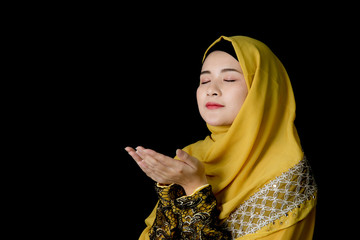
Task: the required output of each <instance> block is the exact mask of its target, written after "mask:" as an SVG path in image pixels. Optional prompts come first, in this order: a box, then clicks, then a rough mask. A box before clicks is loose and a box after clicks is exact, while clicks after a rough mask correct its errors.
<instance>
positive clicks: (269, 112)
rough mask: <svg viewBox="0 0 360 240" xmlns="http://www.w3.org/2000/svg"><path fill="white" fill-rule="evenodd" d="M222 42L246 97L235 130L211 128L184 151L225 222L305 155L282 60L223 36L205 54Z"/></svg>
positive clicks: (257, 44)
mask: <svg viewBox="0 0 360 240" xmlns="http://www.w3.org/2000/svg"><path fill="white" fill-rule="evenodd" d="M219 41H229V42H231V44H232V46H233V47H234V49H235V52H236V55H237V58H238V60H239V63H240V66H241V68H242V70H243V73H244V77H245V80H246V84H247V87H248V96H247V98H246V100H245V102H244V104H243V105H242V108H241V110H240V111H239V113H238V115H237V117H236V119H235V120H234V122H233V124H232V125H231V126H220V127H215V126H210V125H207V127H208V128H209V130H210V131H211V136H208V137H206V138H205V139H204V140H201V141H198V142H196V143H194V144H191V145H189V146H187V147H185V148H184V151H186V152H188V153H189V154H190V155H192V156H194V157H196V158H197V159H199V160H200V161H202V162H203V163H204V165H205V169H206V175H207V177H208V182H209V184H211V185H212V188H213V192H214V194H215V196H216V198H217V201H218V206H219V208H220V211H221V213H220V216H219V217H220V219H221V220H225V219H227V218H228V217H229V215H230V214H231V213H232V212H233V211H234V210H235V209H236V208H238V207H239V206H240V204H241V203H243V202H244V201H246V200H248V199H249V198H250V197H251V196H252V195H253V194H254V193H255V192H257V191H258V190H259V189H260V188H262V187H263V186H264V185H266V184H267V183H269V182H270V181H271V180H273V179H275V178H276V177H277V176H280V175H281V174H282V173H284V172H286V171H288V170H289V169H290V168H291V167H293V166H294V165H296V164H297V163H299V162H300V161H301V160H302V159H303V157H304V154H303V152H302V148H301V145H300V140H299V137H298V134H297V131H296V128H295V126H294V120H295V99H294V94H293V90H292V87H291V83H290V79H289V77H288V74H287V72H286V70H285V68H284V66H283V65H282V63H281V62H280V61H279V59H278V58H277V57H276V56H275V55H274V54H273V53H272V51H271V50H270V49H269V48H268V47H267V46H266V45H265V44H263V43H261V42H259V41H257V40H255V39H252V38H249V37H244V36H234V37H225V36H221V37H220V38H219V39H217V40H216V41H215V42H214V43H213V44H212V45H211V46H210V47H209V48H208V49H207V51H208V50H209V49H210V48H211V47H212V46H213V45H214V44H216V43H217V42H219ZM207 51H206V52H205V55H204V58H203V60H204V59H205V57H206V53H207ZM154 213H155V212H153V213H152V215H151V216H150V218H149V219H147V221H148V223H149V220H151V219H152V220H153V219H154V217H155V216H154Z"/></svg>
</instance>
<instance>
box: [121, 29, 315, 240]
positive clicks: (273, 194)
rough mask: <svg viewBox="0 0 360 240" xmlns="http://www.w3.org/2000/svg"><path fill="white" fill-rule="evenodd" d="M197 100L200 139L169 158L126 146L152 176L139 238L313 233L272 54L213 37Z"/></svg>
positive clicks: (280, 71)
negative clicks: (154, 196) (154, 199)
mask: <svg viewBox="0 0 360 240" xmlns="http://www.w3.org/2000/svg"><path fill="white" fill-rule="evenodd" d="M197 102H198V107H199V112H200V114H201V116H202V118H203V119H204V121H205V122H206V124H207V127H208V129H209V130H210V131H211V135H210V136H207V137H206V138H205V139H204V140H201V141H198V142H196V143H194V144H191V145H189V146H187V147H185V148H184V149H183V150H180V149H178V150H177V151H176V157H175V158H171V157H168V156H165V155H163V154H161V153H157V152H156V151H154V150H151V149H146V148H144V147H141V146H139V147H137V148H136V149H133V148H131V147H127V148H126V151H127V152H128V153H129V154H130V155H131V157H132V158H133V159H134V160H135V161H136V162H137V164H138V165H139V167H140V168H141V169H142V170H143V171H144V172H145V173H146V174H147V175H148V176H149V177H150V178H152V179H153V180H154V181H156V182H157V185H156V190H157V193H158V196H159V201H158V203H157V205H156V206H155V208H154V210H153V212H152V213H151V215H150V216H149V217H148V218H147V219H146V221H145V222H146V224H147V227H146V229H145V230H144V231H143V233H142V234H141V236H140V239H302V240H306V239H312V235H313V229H314V223H315V205H316V194H317V188H316V184H315V181H314V179H313V176H312V174H311V172H310V167H309V165H308V163H307V161H306V158H305V156H304V153H303V152H302V148H301V145H300V140H299V137H298V134H297V131H296V128H295V126H294V120H295V99H294V94H293V91H292V87H291V84H290V80H289V77H288V75H287V73H286V70H285V69H284V67H283V65H282V64H281V62H280V61H279V59H278V58H277V57H276V56H275V55H274V54H273V53H272V52H271V50H270V49H269V48H268V47H267V46H266V45H264V44H263V43H261V42H259V41H257V40H255V39H252V38H249V37H244V36H234V37H225V36H222V37H220V38H219V39H217V40H216V41H215V42H214V43H213V44H212V45H211V46H210V47H209V49H208V50H207V51H206V53H205V55H204V59H203V65H202V69H201V73H200V84H199V87H198V89H197Z"/></svg>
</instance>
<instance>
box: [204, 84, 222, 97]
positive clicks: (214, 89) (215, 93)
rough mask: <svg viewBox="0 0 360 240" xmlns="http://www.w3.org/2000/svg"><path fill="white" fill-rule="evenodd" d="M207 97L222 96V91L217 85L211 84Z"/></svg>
mask: <svg viewBox="0 0 360 240" xmlns="http://www.w3.org/2000/svg"><path fill="white" fill-rule="evenodd" d="M206 95H207V96H220V95H221V90H220V88H219V87H218V86H217V85H216V84H209V87H208V89H207V90H206Z"/></svg>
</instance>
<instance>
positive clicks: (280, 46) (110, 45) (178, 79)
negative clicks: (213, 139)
mask: <svg viewBox="0 0 360 240" xmlns="http://www.w3.org/2000/svg"><path fill="white" fill-rule="evenodd" d="M304 14H305V15H306V16H307V17H304V18H302V20H301V21H298V20H299V18H298V17H299V16H304V15H302V14H301V15H296V16H295V17H293V18H292V16H291V15H292V14H291V12H290V13H289V14H288V15H286V16H284V15H277V16H278V18H273V17H271V16H268V18H266V19H264V20H262V21H258V22H256V21H254V19H249V18H241V17H236V16H235V17H233V18H226V19H221V18H220V17H219V18H217V19H216V17H215V16H210V17H209V18H208V19H200V20H197V21H185V19H186V17H185V16H186V14H183V15H181V16H178V18H176V17H174V19H173V18H169V16H170V15H171V14H169V15H167V16H166V18H165V19H164V18H160V19H155V18H151V17H148V18H143V19H142V20H141V21H140V22H139V23H135V22H132V24H129V21H130V22H131V19H128V17H119V13H113V14H109V15H108V14H106V13H102V14H101V15H99V17H96V16H95V17H94V18H89V19H87V20H86V21H85V20H81V21H77V24H73V23H69V26H71V27H70V28H69V29H68V30H66V32H67V33H69V31H70V34H69V35H64V36H62V38H61V37H60V38H61V39H62V40H60V42H66V44H65V45H63V44H59V48H58V49H57V51H59V54H60V55H62V54H63V53H61V52H62V51H65V52H66V53H67V52H71V54H70V55H68V56H65V59H66V64H65V65H66V66H70V69H71V70H74V71H71V72H70V71H69V68H66V69H67V70H64V75H66V77H64V79H66V81H64V82H62V84H63V86H62V87H63V88H64V89H66V94H64V95H63V96H62V98H61V99H62V100H61V101H62V103H61V104H59V106H62V104H64V103H65V107H62V109H61V111H63V112H65V113H66V114H65V115H61V114H59V116H56V118H57V119H56V121H57V122H58V123H59V124H58V125H57V128H56V134H57V135H56V136H59V138H58V139H60V140H58V141H59V142H60V144H58V145H57V147H56V151H57V153H58V155H57V156H59V159H60V160H59V163H58V164H59V167H60V169H64V170H65V171H64V173H63V174H65V177H64V175H62V178H61V180H58V185H57V186H58V187H59V189H61V191H60V193H57V194H56V197H55V198H56V199H57V200H59V199H60V202H61V204H59V205H58V208H57V211H56V212H57V214H58V215H59V216H62V217H65V219H66V220H64V222H63V224H64V225H63V228H64V229H69V228H70V229H76V230H78V234H79V235H82V234H86V235H90V236H91V235H99V236H102V237H103V238H104V239H106V236H115V237H117V238H120V239H122V236H124V235H126V236H127V239H137V237H138V235H139V234H140V233H141V231H142V229H143V228H144V227H145V225H144V219H145V218H146V217H147V216H148V215H149V214H150V212H151V210H152V208H153V207H154V205H155V203H156V195H155V192H154V188H153V186H154V183H153V181H151V180H150V179H148V178H147V177H146V176H145V175H144V174H143V173H142V172H141V171H140V169H139V168H138V167H137V165H136V164H135V162H134V161H133V160H132V159H131V158H130V157H129V156H128V154H127V153H126V152H125V150H124V147H126V146H132V147H136V146H138V145H142V146H144V147H148V148H152V149H154V150H156V151H159V152H161V153H164V154H166V155H169V156H174V155H175V150H176V149H177V148H182V147H184V146H186V145H188V144H190V143H193V142H195V141H197V140H199V139H203V138H204V137H205V136H206V135H207V133H208V132H207V129H206V126H205V124H204V122H203V121H202V119H201V117H200V115H199V114H198V110H197V106H196V98H195V91H196V87H197V84H198V79H199V71H200V68H201V59H202V56H203V53H204V51H205V50H206V48H207V47H208V46H209V45H210V44H211V43H212V42H213V41H214V40H215V39H217V38H218V37H219V36H221V35H226V36H232V35H246V36H250V37H253V38H256V39H258V40H260V41H262V42H264V43H265V44H267V45H268V46H269V47H270V49H272V51H273V52H274V53H275V54H276V55H277V56H278V57H279V59H280V60H281V61H282V63H283V64H284V66H285V68H286V69H287V71H288V74H289V76H290V79H291V81H292V84H293V88H294V93H295V98H296V102H297V118H296V126H297V129H298V132H299V135H300V138H301V141H302V146H303V148H304V151H305V153H306V155H307V157H308V159H309V160H310V163H311V165H312V167H313V170H314V174H315V178H316V181H317V183H318V185H319V198H318V200H319V201H318V207H317V210H318V211H317V214H318V215H317V222H316V228H315V236H317V237H316V238H315V239H320V235H321V234H322V233H323V232H325V231H326V232H332V233H335V232H337V228H334V229H329V227H328V226H329V225H330V224H333V223H334V222H336V226H337V227H338V228H342V227H343V225H342V224H341V223H339V221H337V220H335V219H337V218H338V216H342V217H343V212H346V211H339V210H336V209H337V206H338V204H340V202H341V203H342V201H343V200H341V197H340V196H342V195H343V194H344V192H345V187H346V185H347V184H346V183H347V182H348V180H342V179H344V177H345V176H346V175H347V173H346V170H345V168H346V167H344V164H339V162H342V161H343V159H347V157H346V150H344V149H347V148H349V145H348V143H349V142H351V140H347V139H349V138H348V137H346V136H347V134H348V132H347V131H345V132H344V129H345V128H344V126H346V125H351V124H352V123H351V119H353V117H352V116H351V115H350V114H348V113H347V109H345V108H344V105H346V103H347V102H349V101H350V100H348V97H349V96H348V95H349V94H348V92H347V93H345V90H344V89H349V88H351V84H350V83H349V80H348V79H349V78H348V77H346V76H345V74H344V72H346V69H348V68H350V67H349V65H348V64H347V62H345V60H346V57H345V56H348V54H349V51H348V50H347V46H348V45H350V44H351V43H350V42H351V39H352V37H351V35H350V34H351V30H349V29H348V28H345V27H344V26H345V25H346V23H343V24H340V25H336V24H337V21H335V20H333V19H332V18H331V16H326V17H327V18H326V19H324V18H317V15H316V14H315V13H313V12H307V13H304ZM69 36H71V37H69ZM63 40H64V41H63ZM65 40H66V41H65ZM68 49H70V51H69V50H68ZM65 55H66V54H65ZM69 76H71V78H70V77H69ZM68 79H69V80H68ZM345 146H346V148H344V147H345ZM346 169H347V168H346ZM64 184H65V185H64ZM336 214H337V215H336Z"/></svg>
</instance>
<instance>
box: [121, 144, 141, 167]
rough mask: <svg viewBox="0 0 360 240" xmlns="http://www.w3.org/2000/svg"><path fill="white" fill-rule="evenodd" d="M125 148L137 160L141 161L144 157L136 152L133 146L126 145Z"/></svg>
mask: <svg viewBox="0 0 360 240" xmlns="http://www.w3.org/2000/svg"><path fill="white" fill-rule="evenodd" d="M125 150H126V151H127V152H128V154H129V155H130V156H131V157H132V158H133V159H134V160H135V161H136V162H137V163H139V162H141V161H142V160H143V159H142V158H141V157H140V156H139V155H138V154H137V153H136V151H135V149H133V148H132V147H126V148H125Z"/></svg>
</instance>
